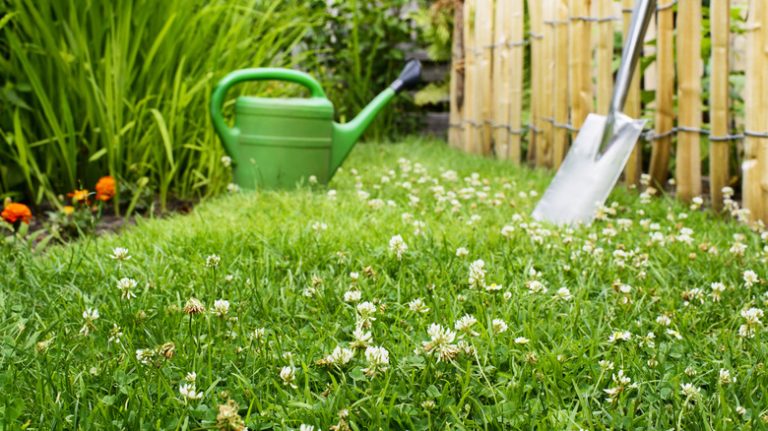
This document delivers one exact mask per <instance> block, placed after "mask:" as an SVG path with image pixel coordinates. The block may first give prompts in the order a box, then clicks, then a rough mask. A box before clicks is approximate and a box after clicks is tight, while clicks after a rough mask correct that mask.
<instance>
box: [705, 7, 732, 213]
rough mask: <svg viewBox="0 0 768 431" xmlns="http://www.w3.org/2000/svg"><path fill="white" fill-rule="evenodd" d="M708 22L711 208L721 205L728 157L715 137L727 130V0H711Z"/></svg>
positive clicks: (726, 143)
mask: <svg viewBox="0 0 768 431" xmlns="http://www.w3.org/2000/svg"><path fill="white" fill-rule="evenodd" d="M710 7H711V10H710V24H711V29H712V64H711V68H712V72H711V73H712V76H711V78H710V80H711V83H710V84H711V85H710V91H709V94H710V96H709V97H710V113H711V115H710V118H711V121H712V135H711V138H710V139H711V140H710V143H709V148H710V150H709V185H710V187H709V190H710V192H709V193H710V196H711V198H712V206H713V207H714V209H715V210H717V211H720V210H722V209H723V193H722V189H723V187H725V186H727V185H728V182H729V178H728V163H729V161H728V159H729V156H730V150H731V142H730V141H729V140H718V139H717V138H719V137H725V136H727V135H729V134H730V118H729V115H728V111H729V104H728V92H729V90H730V89H729V85H728V73H729V71H730V68H729V64H730V59H729V48H730V34H731V28H730V17H731V0H719V1H715V2H712V4H711V6H710Z"/></svg>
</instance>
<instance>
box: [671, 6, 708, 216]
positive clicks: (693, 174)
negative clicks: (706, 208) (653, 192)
mask: <svg viewBox="0 0 768 431" xmlns="http://www.w3.org/2000/svg"><path fill="white" fill-rule="evenodd" d="M678 7H679V10H678V13H679V16H680V17H682V18H683V19H679V20H678V21H677V25H678V29H677V34H678V38H677V69H678V73H679V75H680V78H679V85H680V88H679V94H678V101H679V103H678V110H679V113H678V115H679V120H678V129H679V131H678V135H677V136H678V138H677V155H676V160H675V162H676V163H675V166H676V168H677V169H676V172H675V177H676V178H675V180H676V183H677V197H678V198H679V199H681V200H683V201H686V202H687V201H690V200H691V199H692V198H693V197H695V196H699V195H701V149H700V145H701V134H700V133H699V132H698V131H696V130H695V129H700V128H701V78H702V72H703V70H702V67H701V66H702V65H701V0H680V1H679V2H678Z"/></svg>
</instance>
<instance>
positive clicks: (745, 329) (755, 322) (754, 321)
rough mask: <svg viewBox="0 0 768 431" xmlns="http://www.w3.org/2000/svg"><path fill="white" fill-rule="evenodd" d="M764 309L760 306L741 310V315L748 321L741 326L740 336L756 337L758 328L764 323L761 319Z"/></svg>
mask: <svg viewBox="0 0 768 431" xmlns="http://www.w3.org/2000/svg"><path fill="white" fill-rule="evenodd" d="M763 315H764V313H763V310H761V309H759V308H754V307H752V308H749V309H745V310H741V317H743V318H744V320H745V321H746V323H745V324H743V325H741V326H740V327H739V336H740V337H744V338H754V337H755V333H756V332H757V329H758V328H759V327H760V325H762V323H763V322H762V321H761V320H760V319H761V318H762V317H763Z"/></svg>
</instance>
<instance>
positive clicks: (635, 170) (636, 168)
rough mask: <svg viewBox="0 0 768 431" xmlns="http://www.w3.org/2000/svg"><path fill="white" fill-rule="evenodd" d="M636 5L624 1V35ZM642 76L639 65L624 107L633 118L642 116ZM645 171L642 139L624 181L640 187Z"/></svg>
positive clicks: (634, 152)
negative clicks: (643, 170) (641, 176)
mask: <svg viewBox="0 0 768 431" xmlns="http://www.w3.org/2000/svg"><path fill="white" fill-rule="evenodd" d="M634 5H635V0H623V3H622V7H623V13H622V15H623V16H624V35H626V34H627V33H628V32H629V25H630V24H631V22H632V9H633V7H634ZM641 76H642V73H641V70H640V66H639V63H638V67H637V70H636V71H635V76H634V78H632V83H631V84H630V86H629V93H628V94H627V102H626V104H625V105H624V112H625V113H626V114H627V115H628V116H629V117H631V118H640V116H641V115H642V107H641V100H642V99H641V97H640V77H641ZM642 169H643V140H642V139H641V140H640V141H639V142H638V143H637V144H636V145H635V148H634V149H633V150H632V153H631V154H630V156H629V160H628V161H627V167H626V169H625V170H624V179H625V181H626V183H627V184H631V185H636V186H637V185H639V184H640V175H641V174H642Z"/></svg>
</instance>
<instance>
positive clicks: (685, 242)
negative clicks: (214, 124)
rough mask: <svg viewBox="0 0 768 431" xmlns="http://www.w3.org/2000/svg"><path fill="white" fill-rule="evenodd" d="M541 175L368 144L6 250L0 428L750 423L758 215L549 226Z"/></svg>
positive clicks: (760, 284)
mask: <svg viewBox="0 0 768 431" xmlns="http://www.w3.org/2000/svg"><path fill="white" fill-rule="evenodd" d="M548 181H549V177H548V176H547V174H545V173H543V172H534V171H528V170H514V169H512V168H510V167H509V165H507V164H504V163H503V162H497V161H490V160H483V159H480V158H475V157H472V156H466V155H461V154H459V153H457V152H454V151H453V150H450V149H448V148H446V147H445V146H444V145H443V144H436V143H433V144H429V143H423V142H410V143H407V144H402V145H386V146H381V145H363V146H361V147H359V148H358V149H356V150H355V152H354V153H353V156H352V157H351V158H350V159H349V161H348V163H347V164H346V165H345V166H344V168H343V170H342V171H341V172H340V173H339V174H338V176H337V177H336V179H335V180H334V181H333V182H332V183H331V185H330V188H301V189H299V190H295V191H287V192H256V193H235V194H232V195H231V196H225V197H221V198H216V199H213V200H211V201H209V202H206V203H204V204H202V205H200V206H199V207H198V208H196V209H195V211H194V212H193V213H191V214H190V215H186V216H174V217H171V218H169V219H164V220H146V221H142V220H140V221H139V222H138V225H137V226H135V227H133V228H130V229H129V230H128V231H127V232H125V233H122V234H120V235H113V236H107V237H101V238H83V239H81V240H79V241H78V242H77V243H75V244H72V245H69V246H58V247H55V248H52V249H50V250H49V251H48V252H47V253H45V254H44V255H42V256H33V255H30V254H29V253H28V252H25V251H24V249H23V248H22V247H21V246H19V245H18V244H16V246H15V247H16V248H13V249H10V248H8V247H4V248H2V249H0V250H2V251H3V253H4V255H3V256H0V257H1V258H0V270H2V273H3V274H4V276H3V278H2V280H0V285H2V288H1V289H0V340H2V344H1V346H2V347H1V348H0V394H2V397H1V398H0V400H2V402H0V424H2V425H1V426H3V427H4V428H7V429H13V428H19V427H26V428H27V429H43V428H44V429H94V428H118V429H220V430H241V429H244V427H245V426H247V427H248V429H256V430H257V429H274V430H321V429H322V430H350V429H359V430H363V429H371V430H373V429H410V430H420V429H440V430H442V429H466V430H475V429H477V430H480V429H483V430H490V429H493V430H509V429H540V430H553V429H557V430H580V429H585V430H609V429H626V430H630V429H632V430H641V429H642V430H660V429H686V430H712V429H716V430H730V429H755V430H757V429H765V427H766V426H768V425H766V423H768V411H767V410H766V406H767V405H768V400H766V394H767V393H768V388H766V385H767V384H768V378H767V373H768V371H767V370H766V366H765V361H766V353H768V352H767V351H766V349H767V347H766V346H768V343H766V340H767V337H768V332H767V331H766V329H765V327H764V314H763V310H764V309H765V307H766V306H767V301H768V296H766V290H768V286H767V285H766V284H767V283H766V279H767V278H768V274H766V270H765V268H766V265H765V264H766V256H767V254H766V242H767V241H768V235H767V234H766V233H764V232H760V231H753V230H751V229H749V228H748V227H746V226H745V225H743V224H740V223H738V222H736V221H733V220H730V219H729V218H728V217H721V216H719V215H714V214H712V213H711V212H707V211H702V210H700V209H699V205H698V204H694V205H693V206H692V207H686V206H683V205H682V204H680V203H679V202H676V201H674V200H672V199H668V198H666V197H656V198H651V197H650V193H649V191H648V190H643V195H641V196H642V197H641V198H638V196H637V193H636V192H633V191H627V190H621V189H619V190H617V191H616V192H615V193H614V194H613V195H612V197H611V199H610V200H609V204H608V206H607V207H605V208H603V210H602V211H601V212H600V216H599V219H598V220H597V221H596V222H595V223H594V224H593V225H592V226H590V227H582V228H574V229H567V228H556V227H553V226H547V225H543V224H540V223H537V222H535V221H533V220H531V219H530V217H529V214H530V212H531V210H532V208H533V206H534V204H535V203H536V201H537V200H538V197H539V195H540V193H541V192H543V190H544V189H545V187H546V186H547V184H548ZM731 205H734V204H733V203H731Z"/></svg>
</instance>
